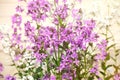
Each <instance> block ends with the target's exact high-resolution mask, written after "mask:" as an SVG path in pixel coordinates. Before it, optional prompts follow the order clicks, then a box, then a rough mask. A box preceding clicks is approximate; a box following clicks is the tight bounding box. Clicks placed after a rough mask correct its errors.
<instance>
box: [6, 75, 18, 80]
mask: <svg viewBox="0 0 120 80" xmlns="http://www.w3.org/2000/svg"><path fill="white" fill-rule="evenodd" d="M5 80H16V78H15V77H14V76H11V75H7V76H6V77H5Z"/></svg>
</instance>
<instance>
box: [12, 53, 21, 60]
mask: <svg viewBox="0 0 120 80" xmlns="http://www.w3.org/2000/svg"><path fill="white" fill-rule="evenodd" d="M21 56H22V55H20V54H18V55H16V56H15V58H14V60H15V61H18V60H20V58H21Z"/></svg>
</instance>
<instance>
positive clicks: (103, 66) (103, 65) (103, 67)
mask: <svg viewBox="0 0 120 80" xmlns="http://www.w3.org/2000/svg"><path fill="white" fill-rule="evenodd" d="M101 68H102V69H103V70H104V71H105V70H106V65H105V62H102V63H101Z"/></svg>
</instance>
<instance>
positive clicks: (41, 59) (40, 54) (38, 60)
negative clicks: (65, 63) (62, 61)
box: [34, 53, 47, 62]
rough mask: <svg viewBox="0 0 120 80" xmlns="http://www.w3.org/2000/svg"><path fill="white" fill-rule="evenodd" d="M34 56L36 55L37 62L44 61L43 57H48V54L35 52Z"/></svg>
mask: <svg viewBox="0 0 120 80" xmlns="http://www.w3.org/2000/svg"><path fill="white" fill-rule="evenodd" d="M34 56H35V57H36V59H37V62H42V61H43V59H45V58H46V57H47V55H46V54H44V53H35V54H34Z"/></svg>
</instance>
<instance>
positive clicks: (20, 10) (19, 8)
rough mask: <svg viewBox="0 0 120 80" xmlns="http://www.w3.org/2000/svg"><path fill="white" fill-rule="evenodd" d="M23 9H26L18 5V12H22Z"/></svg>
mask: <svg viewBox="0 0 120 80" xmlns="http://www.w3.org/2000/svg"><path fill="white" fill-rule="evenodd" d="M23 11H24V9H23V8H22V7H21V6H19V5H18V6H17V7H16V12H20V13H21V12H23Z"/></svg>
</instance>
